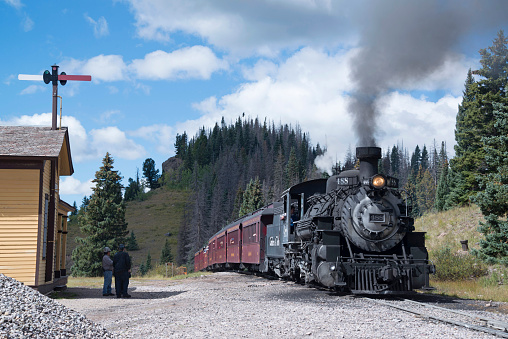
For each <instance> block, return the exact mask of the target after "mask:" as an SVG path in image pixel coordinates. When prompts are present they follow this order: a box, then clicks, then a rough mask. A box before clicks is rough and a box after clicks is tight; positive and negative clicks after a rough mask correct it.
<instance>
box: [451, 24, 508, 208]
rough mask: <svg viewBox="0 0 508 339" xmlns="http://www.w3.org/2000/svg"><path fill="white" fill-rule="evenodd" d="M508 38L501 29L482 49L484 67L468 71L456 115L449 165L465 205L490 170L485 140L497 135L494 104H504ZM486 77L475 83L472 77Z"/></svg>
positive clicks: (507, 78)
mask: <svg viewBox="0 0 508 339" xmlns="http://www.w3.org/2000/svg"><path fill="white" fill-rule="evenodd" d="M507 44H508V39H507V38H506V37H505V36H504V32H503V31H502V30H501V31H499V33H498V36H497V38H496V39H494V41H493V45H492V46H491V47H489V48H488V49H482V50H480V55H481V56H482V58H481V60H480V63H481V65H482V68H481V69H480V70H478V71H475V72H471V71H470V72H468V77H467V79H466V84H465V87H466V88H465V91H464V96H463V100H462V104H461V105H460V106H459V112H458V114H457V122H456V130H455V140H456V141H457V145H456V146H455V154H456V156H455V158H453V159H452V160H451V162H450V165H451V169H452V171H453V172H455V173H457V174H458V178H460V179H461V181H460V182H458V183H456V192H455V195H456V196H458V198H459V203H460V204H462V205H464V204H466V203H468V202H469V201H470V198H471V197H473V196H474V195H475V194H476V192H478V191H479V190H480V182H479V179H478V178H479V175H484V174H486V173H488V171H489V166H490V165H489V164H488V163H486V162H485V156H486V153H485V149H484V145H483V141H482V137H491V136H493V135H494V134H495V130H496V129H495V127H494V120H495V119H494V114H493V111H494V108H493V103H495V102H501V101H502V99H503V97H504V96H505V93H506V85H507V81H508V77H507V72H508V47H507ZM473 73H474V74H478V75H480V76H482V77H483V79H482V80H480V81H478V82H475V81H474V78H473V77H472V74H473Z"/></svg>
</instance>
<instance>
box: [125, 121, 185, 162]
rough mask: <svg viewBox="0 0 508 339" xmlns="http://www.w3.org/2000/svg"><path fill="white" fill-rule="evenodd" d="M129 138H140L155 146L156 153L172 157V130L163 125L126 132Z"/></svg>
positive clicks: (173, 136)
mask: <svg viewBox="0 0 508 339" xmlns="http://www.w3.org/2000/svg"><path fill="white" fill-rule="evenodd" d="M128 134H129V135H130V136H133V137H137V138H142V139H145V140H148V141H150V142H151V143H152V144H154V145H156V149H157V152H159V153H161V154H164V155H174V140H175V137H176V133H175V132H174V128H173V127H171V126H169V125H165V124H160V125H151V126H143V127H141V128H139V129H137V130H135V131H131V132H128Z"/></svg>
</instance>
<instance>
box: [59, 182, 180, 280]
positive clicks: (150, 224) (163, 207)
mask: <svg viewBox="0 0 508 339" xmlns="http://www.w3.org/2000/svg"><path fill="white" fill-rule="evenodd" d="M189 194H190V192H189V191H184V190H168V189H165V188H160V189H157V190H155V191H153V192H150V193H148V194H147V198H146V200H144V201H131V202H128V203H127V208H126V213H125V220H126V222H127V229H128V230H129V235H128V237H129V236H130V231H131V230H133V231H134V235H135V236H136V240H137V242H138V245H139V248H140V249H139V250H137V251H129V255H130V256H131V258H132V262H133V274H134V275H136V274H137V272H138V270H139V266H140V265H141V264H142V263H145V262H146V258H147V256H148V252H150V256H151V257H152V266H156V264H157V263H158V261H159V257H160V254H161V251H162V248H163V247H164V243H165V242H166V239H169V243H170V245H171V251H172V254H173V257H174V258H176V251H177V241H178V231H179V228H180V224H181V220H182V218H183V213H184V210H185V208H186V206H187V200H188V197H189ZM68 231H69V236H68V241H67V270H68V272H70V265H72V260H71V253H72V250H73V249H74V248H76V246H77V244H76V242H75V238H76V237H83V234H82V233H81V232H80V230H79V227H78V226H77V224H72V223H70V224H69V229H68ZM167 233H169V234H170V236H169V237H168V236H166V235H165V234H167Z"/></svg>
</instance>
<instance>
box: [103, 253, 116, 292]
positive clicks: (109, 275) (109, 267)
mask: <svg viewBox="0 0 508 339" xmlns="http://www.w3.org/2000/svg"><path fill="white" fill-rule="evenodd" d="M110 253H111V250H110V249H109V247H104V256H103V257H102V270H103V272H104V287H103V288H102V295H103V296H105V297H108V296H110V295H114V294H113V293H111V281H112V280H113V260H112V259H111V257H110V256H109V254H110Z"/></svg>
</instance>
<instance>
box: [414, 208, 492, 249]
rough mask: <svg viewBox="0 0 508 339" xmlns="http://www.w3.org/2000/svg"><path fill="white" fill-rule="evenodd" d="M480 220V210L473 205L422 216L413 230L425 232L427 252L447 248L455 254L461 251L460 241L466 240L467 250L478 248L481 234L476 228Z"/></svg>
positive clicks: (481, 217)
mask: <svg viewBox="0 0 508 339" xmlns="http://www.w3.org/2000/svg"><path fill="white" fill-rule="evenodd" d="M482 219H483V216H482V214H481V212H480V209H479V208H478V207H476V206H474V205H473V206H470V207H459V208H455V209H453V210H450V211H445V212H440V213H433V214H427V215H424V216H423V217H421V218H418V219H417V220H416V221H415V228H416V230H417V231H423V232H427V235H426V237H425V238H426V241H425V242H426V245H427V248H428V249H429V251H432V250H434V249H438V248H441V247H446V246H448V247H450V249H451V250H452V251H454V252H455V251H459V250H461V244H460V241H461V240H468V243H469V249H472V248H479V245H478V242H479V241H480V239H481V238H482V234H481V233H480V232H478V226H479V222H480V220H482Z"/></svg>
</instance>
